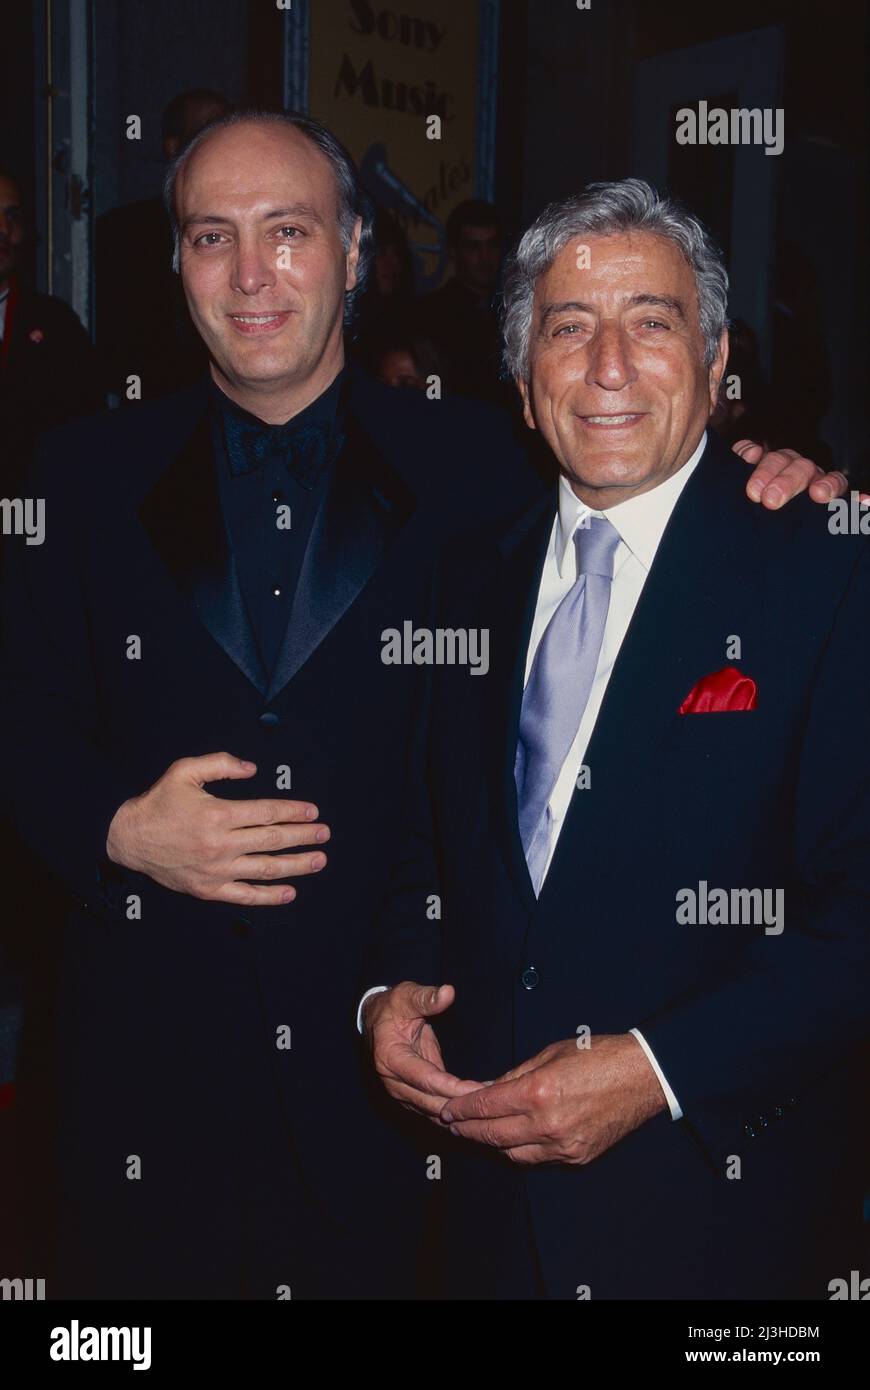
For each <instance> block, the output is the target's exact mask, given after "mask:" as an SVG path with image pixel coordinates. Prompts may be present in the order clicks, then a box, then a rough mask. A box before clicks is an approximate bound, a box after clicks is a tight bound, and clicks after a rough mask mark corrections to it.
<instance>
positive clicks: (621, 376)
mask: <svg viewBox="0 0 870 1390" xmlns="http://www.w3.org/2000/svg"><path fill="white" fill-rule="evenodd" d="M636 380H637V372H636V370H635V368H634V365H633V363H632V360H631V346H630V344H629V342H628V341H627V339H626V337H625V335H624V333H623V332H622V331H621V329H620V328H619V326H618V324H602V325H601V326H600V327H599V328H598V330H597V332H596V334H595V337H594V338H593V340H592V343H591V345H590V351H589V366H588V369H587V372H586V384H587V386H600V387H602V388H603V389H604V390H605V391H621V390H622V389H623V387H625V386H628V385H629V383H630V382H632V381H636Z"/></svg>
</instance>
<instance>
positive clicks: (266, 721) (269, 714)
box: [257, 709, 278, 729]
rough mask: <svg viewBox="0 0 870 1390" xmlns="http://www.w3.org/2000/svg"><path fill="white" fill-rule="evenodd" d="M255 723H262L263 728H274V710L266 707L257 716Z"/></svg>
mask: <svg viewBox="0 0 870 1390" xmlns="http://www.w3.org/2000/svg"><path fill="white" fill-rule="evenodd" d="M257 723H258V724H262V726H263V728H264V729H274V727H275V725H276V724H277V723H278V716H277V714H276V713H275V711H274V710H271V709H267V710H265V711H264V712H263V713H262V714H260V715H258V716H257Z"/></svg>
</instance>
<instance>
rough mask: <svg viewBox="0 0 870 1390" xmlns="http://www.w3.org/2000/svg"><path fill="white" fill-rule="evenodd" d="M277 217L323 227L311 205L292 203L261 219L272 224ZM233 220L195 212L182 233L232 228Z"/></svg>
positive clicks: (270, 212)
mask: <svg viewBox="0 0 870 1390" xmlns="http://www.w3.org/2000/svg"><path fill="white" fill-rule="evenodd" d="M276 217H307V218H309V219H310V220H311V221H312V222H316V223H317V225H318V226H320V227H322V226H323V218H322V217H321V215H320V213H319V212H318V211H317V209H316V208H313V207H312V206H311V204H310V203H290V204H289V205H288V206H287V207H284V208H271V209H270V211H269V212H264V213H263V214H262V216H261V218H260V221H261V222H272V221H273V220H274V219H275V218H276ZM232 225H233V219H232V218H231V217H220V216H219V215H218V214H217V213H214V212H195V213H192V214H191V216H190V217H186V218H185V219H184V221H183V222H182V224H181V230H182V232H186V231H187V229H188V227H195V226H210V227H231V226H232Z"/></svg>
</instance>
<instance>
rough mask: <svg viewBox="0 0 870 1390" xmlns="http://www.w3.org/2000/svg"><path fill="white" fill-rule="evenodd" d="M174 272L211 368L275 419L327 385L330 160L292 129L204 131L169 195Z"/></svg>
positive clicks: (336, 309)
mask: <svg viewBox="0 0 870 1390" xmlns="http://www.w3.org/2000/svg"><path fill="white" fill-rule="evenodd" d="M175 208H176V217H177V220H178V225H179V230H180V268H181V278H182V282H183V284H184V292H185V295H186V297H187V303H188V307H189V309H190V314H191V318H192V319H193V322H194V324H195V325H196V328H197V330H198V332H199V333H200V335H201V337H202V339H203V341H204V342H205V344H206V347H207V348H208V350H209V355H210V357H211V361H212V375H213V376H214V378H215V380H216V381H217V383H218V385H219V386H220V387H221V388H222V389H223V390H224V391H225V392H226V393H227V395H229V396H231V397H232V398H233V399H234V400H236V401H238V403H239V404H240V405H242V406H244V407H245V408H247V409H250V410H252V411H253V412H254V413H256V414H258V415H260V416H261V417H262V418H263V419H266V420H270V421H272V422H277V421H279V420H281V419H282V418H283V419H287V418H289V416H290V415H292V414H295V413H296V412H297V411H298V410H301V409H303V408H304V406H305V405H307V404H308V403H309V402H310V401H312V400H315V399H316V398H317V396H319V395H320V394H321V392H322V391H324V390H325V389H326V387H327V386H328V385H329V384H330V382H331V381H332V380H333V379H334V377H335V376H336V374H337V372H338V371H339V369H340V368H341V365H342V362H343V360H344V352H343V345H342V325H343V319H344V296H345V291H346V290H350V289H352V288H353V286H354V285H355V284H356V263H357V257H358V250H359V231H360V224H359V222H357V227H356V231H355V234H354V238H353V242H352V245H351V247H350V249H349V251H345V249H344V247H343V245H342V242H341V236H340V233H339V225H338V187H337V184H336V179H335V175H334V173H333V170H332V166H331V165H330V163H329V161H328V159H327V157H326V156H325V155H324V154H323V153H322V152H321V150H319V149H318V148H317V146H316V145H314V144H313V143H312V141H311V140H309V139H308V138H307V137H306V136H304V135H302V134H300V132H299V131H297V130H294V129H293V128H292V127H290V126H284V125H258V124H254V123H239V124H238V125H234V126H226V127H223V128H221V129H219V130H216V131H215V132H214V133H213V134H211V135H207V136H205V137H204V139H203V141H202V143H201V144H199V145H198V146H197V147H196V148H195V149H194V150H193V151H192V153H191V155H190V158H189V160H188V161H187V162H186V163H185V164H184V165H183V166H182V168H181V170H180V171H179V174H178V179H177V182H176V190H175Z"/></svg>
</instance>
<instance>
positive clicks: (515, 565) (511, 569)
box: [482, 492, 555, 909]
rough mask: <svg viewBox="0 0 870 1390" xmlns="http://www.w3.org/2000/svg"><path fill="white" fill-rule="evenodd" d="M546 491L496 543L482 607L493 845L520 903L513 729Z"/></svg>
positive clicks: (549, 523)
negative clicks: (488, 618) (487, 630)
mask: <svg viewBox="0 0 870 1390" xmlns="http://www.w3.org/2000/svg"><path fill="white" fill-rule="evenodd" d="M554 500H555V499H554V497H553V494H552V492H550V493H548V494H547V495H546V496H544V497H543V498H540V499H539V500H538V501H537V502H536V503H535V505H534V506H533V507H532V508H531V509H530V510H529V511H528V512H526V513H525V514H524V516H523V517H522V518H521V519H520V521H519V522H517V523H516V524H515V525H514V526H512V527H511V528H510V530H509V531H508V532H507V533H506V534H505V535H504V536H503V537H502V539H501V541H500V543H499V556H498V561H497V563H496V567H495V571H494V575H493V583H492V586H491V589H490V591H489V593H488V594H487V596H486V599H485V607H484V606H483V605H482V607H483V611H484V612H485V613H486V614H487V615H489V614H490V613H493V614H496V615H497V619H496V622H495V624H494V626H495V631H494V632H493V634H492V640H491V642H490V651H491V662H492V669H491V671H490V674H489V677H488V679H487V688H486V694H487V697H488V709H487V711H486V717H485V718H484V730H485V738H486V739H487V741H488V748H487V775H488V779H489V782H490V786H491V794H492V804H493V807H494V809H495V821H496V830H497V837H498V841H499V845H500V848H501V851H502V854H503V857H504V859H505V862H506V864H507V867H508V870H509V872H510V875H511V878H512V880H513V883H514V887H515V888H516V890H517V892H518V893H519V895H520V897H521V899H522V901H523V902H524V904H525V906H526V907H527V908H529V909H532V908H534V906H535V902H536V899H535V894H534V889H533V888H532V881H531V879H530V878H529V871H528V867H527V865H526V857H525V854H524V852H523V846H522V841H521V839H520V832H519V821H518V813H517V788H516V781H515V778H514V762H515V759H516V748H517V731H518V727H519V719H520V710H521V707H522V700H523V685H524V681H525V668H526V654H527V651H528V646H529V638H530V635H531V630H532V625H533V623H534V618H535V608H536V606H537V600H538V588H539V586H540V580H541V572H542V569H543V565H544V559H545V557H546V553H547V546H548V544H549V541H550V534H551V532H552V529H553V519H554V517H555V505H554Z"/></svg>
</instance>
